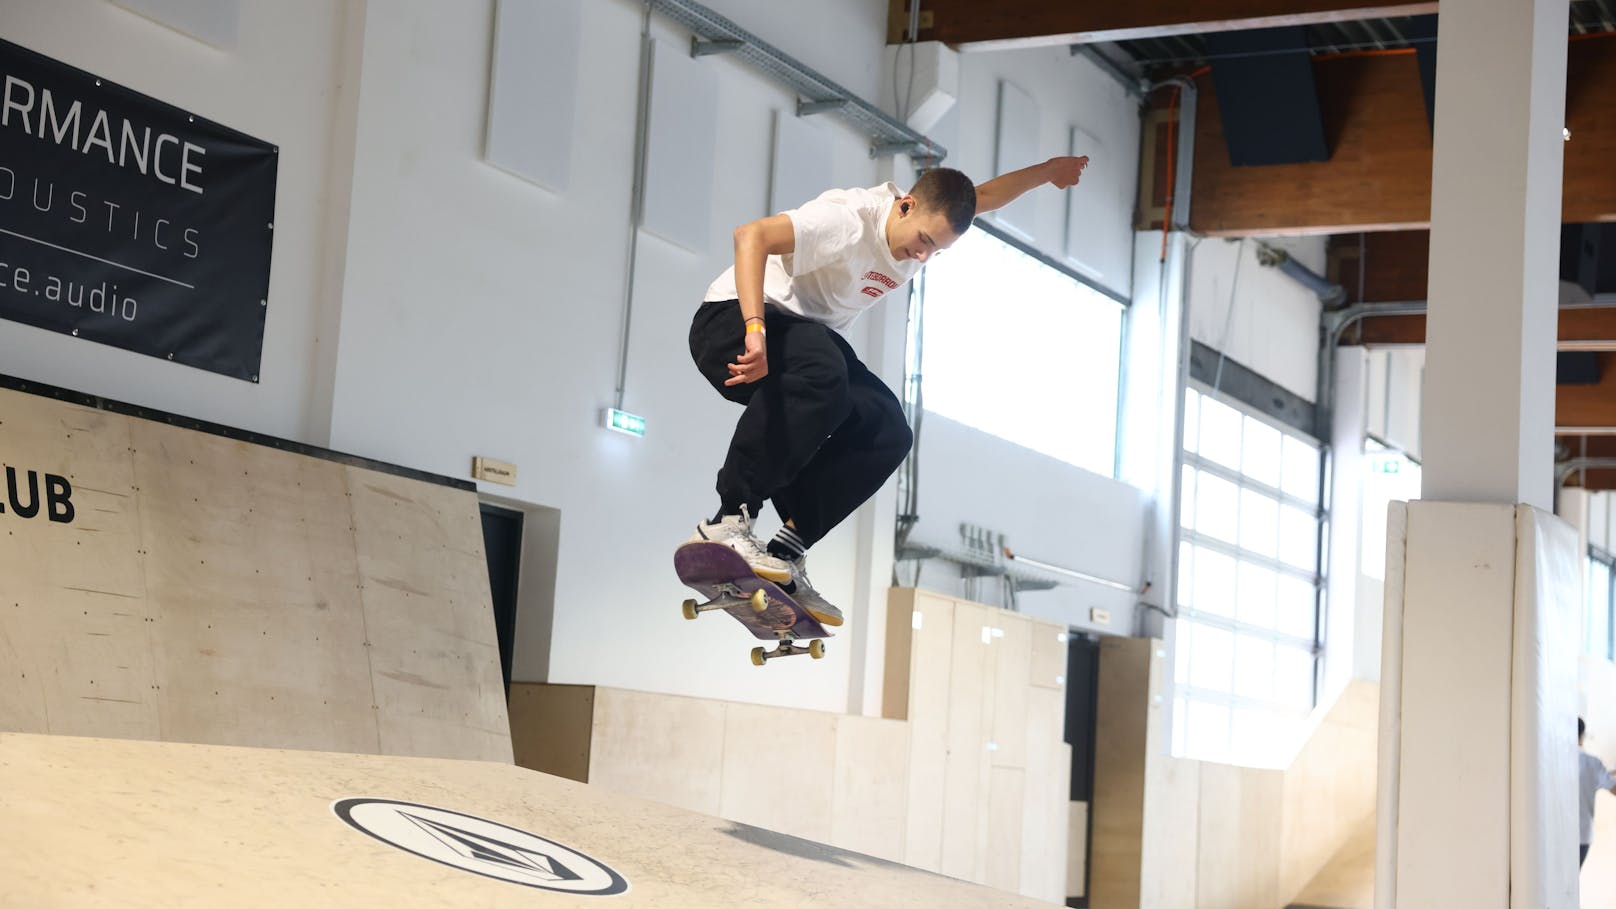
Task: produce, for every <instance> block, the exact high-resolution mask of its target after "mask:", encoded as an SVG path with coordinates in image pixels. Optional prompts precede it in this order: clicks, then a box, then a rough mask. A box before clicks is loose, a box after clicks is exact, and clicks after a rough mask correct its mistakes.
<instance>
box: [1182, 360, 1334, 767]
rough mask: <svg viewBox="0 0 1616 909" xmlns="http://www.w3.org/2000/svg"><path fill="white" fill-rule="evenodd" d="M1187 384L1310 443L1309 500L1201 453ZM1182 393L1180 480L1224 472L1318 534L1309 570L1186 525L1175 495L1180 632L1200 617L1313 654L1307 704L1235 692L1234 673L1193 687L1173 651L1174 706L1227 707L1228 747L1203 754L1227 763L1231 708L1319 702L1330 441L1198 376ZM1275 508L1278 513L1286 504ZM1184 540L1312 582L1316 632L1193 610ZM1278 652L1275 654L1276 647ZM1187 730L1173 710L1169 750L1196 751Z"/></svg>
mask: <svg viewBox="0 0 1616 909" xmlns="http://www.w3.org/2000/svg"><path fill="white" fill-rule="evenodd" d="M1190 391H1194V392H1196V393H1197V394H1198V395H1200V396H1201V397H1203V398H1211V399H1212V400H1214V401H1216V402H1218V403H1219V404H1222V405H1224V406H1226V407H1229V408H1231V409H1233V410H1234V411H1236V412H1237V413H1239V414H1240V415H1241V416H1242V417H1243V418H1249V419H1253V420H1256V421H1258V422H1260V423H1262V424H1264V425H1266V426H1268V427H1270V428H1273V429H1275V430H1277V431H1278V432H1279V433H1280V435H1281V445H1282V446H1283V444H1284V440H1285V437H1291V438H1294V439H1296V440H1298V441H1301V442H1303V443H1306V444H1307V445H1308V446H1309V447H1311V448H1312V449H1314V450H1315V451H1316V452H1317V456H1318V486H1317V495H1316V501H1308V500H1306V499H1303V498H1300V497H1298V496H1296V495H1293V494H1291V493H1288V492H1286V491H1285V490H1284V489H1282V488H1277V487H1275V486H1271V485H1269V484H1268V483H1265V482H1262V481H1259V480H1255V479H1252V478H1250V477H1248V476H1246V475H1245V474H1244V473H1243V472H1242V471H1240V470H1238V469H1235V468H1232V467H1229V466H1227V465H1225V464H1223V463H1222V462H1219V461H1214V460H1211V459H1210V458H1207V457H1204V456H1202V455H1201V453H1200V448H1201V445H1200V442H1199V440H1198V439H1197V440H1191V439H1189V438H1188V437H1187V435H1186V433H1185V429H1186V427H1185V422H1186V419H1187V418H1188V416H1189V413H1188V405H1189V403H1190V398H1189V394H1188V392H1190ZM1180 394H1181V403H1180V417H1179V421H1178V423H1179V425H1178V430H1177V432H1176V436H1177V437H1178V445H1177V465H1176V470H1177V472H1178V473H1177V476H1178V477H1179V480H1178V482H1179V483H1180V484H1181V485H1182V482H1183V480H1182V477H1183V476H1184V473H1185V468H1189V469H1191V470H1193V471H1197V472H1200V473H1206V474H1210V475H1212V476H1215V477H1217V478H1219V479H1221V480H1224V481H1226V482H1229V483H1231V484H1233V485H1234V486H1235V488H1236V490H1237V492H1240V493H1244V491H1246V490H1251V491H1252V492H1255V493H1257V494H1260V495H1263V496H1265V497H1267V498H1269V499H1272V500H1274V501H1275V502H1276V503H1278V507H1279V508H1280V509H1283V508H1284V507H1286V506H1289V507H1291V508H1295V509H1299V510H1303V511H1305V512H1307V513H1308V514H1309V515H1311V516H1312V517H1313V520H1314V528H1315V537H1314V541H1313V542H1314V554H1313V560H1312V561H1313V568H1312V569H1311V570H1308V569H1303V568H1299V567H1297V566H1295V565H1292V564H1291V563H1290V562H1287V561H1285V560H1284V558H1283V557H1282V556H1279V555H1276V556H1268V555H1266V554H1264V553H1260V552H1256V551H1253V550H1249V549H1244V548H1242V547H1241V546H1240V545H1239V544H1238V543H1230V542H1228V541H1226V540H1223V539H1220V538H1218V537H1214V536H1210V535H1208V534H1205V533H1201V532H1198V531H1197V530H1196V529H1195V528H1194V527H1190V526H1185V521H1184V507H1185V501H1184V490H1181V491H1180V495H1179V497H1178V498H1179V502H1178V507H1177V509H1175V513H1174V515H1173V523H1174V527H1175V528H1176V534H1177V536H1176V543H1175V546H1174V548H1173V566H1174V571H1173V583H1174V588H1175V589H1174V591H1173V599H1172V602H1173V604H1174V606H1175V609H1176V611H1175V613H1174V615H1175V617H1177V618H1182V619H1184V620H1185V622H1184V623H1183V624H1181V625H1179V626H1178V631H1179V633H1180V635H1182V632H1184V631H1187V630H1188V629H1190V628H1191V627H1193V626H1194V625H1197V624H1198V625H1204V626H1206V627H1210V628H1217V629H1219V630H1223V631H1228V632H1230V633H1232V634H1235V635H1248V636H1251V637H1255V638H1261V639H1263V640H1267V641H1270V642H1272V643H1273V644H1274V645H1275V646H1276V648H1278V647H1286V648H1289V649H1291V650H1292V651H1294V652H1301V653H1306V654H1307V655H1308V656H1309V658H1310V659H1311V661H1312V679H1311V683H1312V690H1311V691H1310V692H1309V696H1308V698H1307V706H1305V707H1302V706H1293V705H1290V704H1287V703H1284V702H1283V701H1281V700H1279V699H1277V698H1274V699H1260V698H1254V697H1250V696H1247V695H1242V694H1237V693H1236V692H1235V691H1234V688H1235V685H1236V683H1235V682H1234V681H1233V678H1234V675H1233V674H1231V683H1230V690H1229V691H1218V690H1212V689H1205V688H1200V687H1197V686H1195V685H1194V684H1192V680H1193V678H1194V675H1193V669H1192V668H1191V667H1192V663H1191V664H1186V670H1185V678H1184V680H1183V681H1182V682H1180V681H1179V680H1178V665H1177V660H1176V658H1175V665H1174V666H1173V667H1172V669H1171V670H1170V671H1171V672H1172V678H1173V680H1174V709H1175V712H1187V709H1188V707H1189V702H1191V701H1194V702H1199V703H1204V704H1211V705H1216V706H1220V707H1223V708H1226V709H1227V710H1228V712H1229V717H1230V724H1231V726H1230V734H1231V742H1230V747H1229V748H1228V749H1227V750H1226V753H1225V754H1224V755H1222V756H1221V757H1214V758H1208V759H1213V760H1221V761H1227V762H1230V763H1245V761H1244V760H1243V759H1242V756H1241V755H1240V753H1239V752H1238V751H1237V750H1236V748H1235V746H1234V743H1233V741H1232V737H1233V734H1234V722H1235V717H1236V716H1237V713H1236V712H1237V711H1238V710H1240V709H1241V708H1246V709H1258V710H1265V711H1268V712H1270V713H1272V714H1273V715H1275V716H1278V717H1289V718H1291V719H1294V720H1295V721H1301V720H1302V719H1304V718H1305V717H1306V716H1307V714H1309V713H1311V712H1312V710H1313V709H1315V708H1317V706H1318V699H1319V685H1320V683H1321V679H1322V678H1323V665H1324V659H1325V647H1324V641H1323V634H1324V628H1325V623H1326V618H1327V615H1326V586H1327V580H1328V578H1327V571H1326V567H1325V566H1326V562H1325V557H1326V555H1327V553H1328V541H1329V531H1330V523H1331V522H1330V510H1329V500H1328V492H1329V482H1330V466H1329V459H1328V447H1327V446H1326V445H1325V444H1324V443H1323V442H1322V441H1321V440H1320V439H1318V438H1316V437H1314V436H1313V435H1311V434H1309V433H1305V432H1302V431H1299V430H1298V429H1297V428H1296V427H1294V426H1290V425H1287V424H1285V423H1282V422H1280V421H1278V420H1276V419H1274V418H1273V417H1271V416H1269V415H1268V414H1265V413H1262V412H1261V411H1258V410H1257V409H1255V408H1253V407H1251V406H1250V405H1248V404H1246V403H1244V402H1242V401H1240V400H1238V399H1236V398H1234V397H1233V396H1230V395H1228V394H1225V393H1222V392H1220V391H1218V390H1216V389H1214V388H1212V387H1211V386H1208V385H1206V384H1205V383H1202V382H1200V381H1197V380H1195V379H1186V380H1185V382H1184V385H1183V387H1182V389H1181V391H1180ZM1202 420H1203V415H1202V414H1201V413H1200V412H1199V411H1197V413H1196V414H1195V426H1196V428H1197V429H1199V428H1200V427H1201V425H1202ZM1241 425H1242V434H1241V446H1242V449H1241V456H1242V460H1244V457H1245V453H1244V444H1245V435H1244V428H1243V427H1244V425H1245V424H1244V421H1243V420H1242V423H1241ZM1191 446H1193V447H1194V449H1195V450H1194V451H1191V450H1190V449H1191ZM1281 464H1282V465H1283V455H1282V456H1281ZM1280 482H1281V484H1282V485H1283V484H1284V482H1285V481H1284V476H1283V474H1281V477H1280ZM1198 498H1199V489H1197V490H1196V499H1197V500H1198ZM1195 504H1197V503H1196V502H1192V503H1191V505H1192V506H1193V505H1195ZM1280 513H1281V515H1283V511H1281V512H1280ZM1238 520H1239V519H1238V517H1237V518H1236V523H1237V526H1238ZM1186 546H1188V547H1189V549H1190V550H1191V551H1192V552H1193V551H1194V550H1196V549H1203V550H1208V551H1211V552H1216V553H1218V554H1220V555H1223V556H1226V557H1228V558H1230V559H1232V560H1234V562H1235V564H1236V566H1238V565H1239V564H1240V563H1241V562H1249V563H1251V564H1253V565H1257V566H1260V567H1262V568H1265V569H1267V570H1269V571H1272V572H1274V573H1275V576H1276V578H1280V577H1289V578H1293V579H1297V580H1301V581H1303V582H1306V583H1307V584H1308V585H1309V586H1310V587H1311V589H1312V593H1313V610H1312V613H1313V614H1312V618H1313V623H1312V624H1313V633H1312V636H1311V639H1309V638H1303V637H1300V636H1297V635H1292V634H1287V633H1285V632H1282V631H1280V630H1279V628H1277V627H1273V628H1270V627H1266V626H1263V625H1254V624H1251V623H1249V622H1243V621H1241V620H1239V619H1238V618H1232V617H1229V616H1224V615H1219V614H1217V613H1212V612H1204V611H1198V610H1196V609H1195V608H1194V600H1193V596H1191V597H1188V598H1187V597H1185V596H1184V595H1183V592H1182V585H1183V583H1184V572H1183V571H1182V570H1181V567H1182V566H1181V564H1180V563H1181V561H1182V558H1181V555H1180V553H1181V552H1183V551H1184V548H1185V547H1186ZM1186 600H1187V602H1186ZM1237 612H1238V610H1237ZM1236 640H1238V639H1236ZM1186 643H1187V641H1185V640H1184V638H1183V637H1182V636H1180V637H1179V638H1178V643H1177V644H1176V647H1183V646H1184V645H1185V644H1186ZM1176 647H1175V649H1176ZM1275 653H1276V655H1277V653H1278V651H1277V649H1276V651H1275ZM1193 659H1194V653H1193V651H1191V652H1190V653H1189V660H1191V661H1193ZM1187 736H1188V718H1187V716H1186V717H1175V720H1174V729H1173V736H1172V738H1173V753H1174V754H1178V755H1182V756H1187V757H1197V756H1198V755H1197V751H1198V749H1196V748H1194V747H1192V746H1191V744H1190V743H1189V742H1188V741H1187V740H1186V739H1187ZM1201 754H1205V752H1204V751H1203V752H1201Z"/></svg>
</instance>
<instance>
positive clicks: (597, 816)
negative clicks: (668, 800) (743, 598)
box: [0, 734, 1046, 909]
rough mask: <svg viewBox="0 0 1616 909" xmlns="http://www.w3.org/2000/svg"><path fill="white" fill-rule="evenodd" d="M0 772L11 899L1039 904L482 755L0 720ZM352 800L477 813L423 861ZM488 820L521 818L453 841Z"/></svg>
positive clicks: (73, 902)
mask: <svg viewBox="0 0 1616 909" xmlns="http://www.w3.org/2000/svg"><path fill="white" fill-rule="evenodd" d="M0 778H3V779H6V780H8V781H26V785H7V786H5V787H0V905H6V906H53V907H63V909H74V907H99V906H106V905H120V906H186V905H197V906H203V905H206V906H219V905H228V906H241V907H254V906H266V907H282V906H288V905H293V906H295V905H306V906H390V907H435V906H445V907H450V906H452V907H463V906H480V907H504V906H511V907H516V906H521V907H533V906H538V907H545V906H556V907H562V906H586V905H593V904H594V903H595V902H597V900H595V899H593V898H591V897H587V896H582V895H577V894H569V893H562V892H556V891H554V890H550V889H542V887H543V886H545V885H548V886H561V887H566V886H582V885H583V884H585V883H587V882H588V881H589V880H590V878H591V876H594V875H598V876H602V877H604V875H605V874H606V873H607V872H609V873H611V874H615V875H616V876H617V877H618V878H620V879H621V880H622V881H623V882H624V884H626V887H627V889H626V892H624V893H623V894H622V895H621V896H619V897H617V898H616V901H615V902H616V903H617V904H619V905H625V906H658V907H664V909H680V907H692V909H695V907H700V909H707V907H712V906H748V907H759V909H785V907H800V906H805V905H812V906H814V907H816V909H843V907H847V909H853V907H860V909H862V907H870V906H880V907H883V909H885V907H903V906H917V907H920V906H924V907H935V906H948V907H951V909H974V907H982V909H987V907H993V909H1017V907H1027V909H1030V907H1036V906H1042V905H1046V904H1042V903H1038V902H1035V901H1032V900H1028V899H1024V898H1021V897H1017V896H1013V895H1011V894H1007V893H1004V892H1002V891H996V890H990V889H988V888H985V887H981V886H978V885H974V884H967V883H964V882H961V881H956V880H951V879H948V878H944V877H941V876H939V875H935V874H931V873H928V872H924V871H918V870H915V869H913V868H907V867H904V866H901V865H894V864H891V863H888V862H883V861H881V860H878V859H873V858H870V857H868V856H864V855H860V854H858V853H854V852H850V851H845V850H840V849H835V848H832V847H828V846H822V845H819V844H817V843H811V842H808V841H806V840H801V839H796V838H794V837H790V836H786V835H783V834H778V833H770V832H767V831H763V830H759V829H757V828H755V827H748V826H746V825H744V824H740V823H736V822H733V821H722V820H718V819H715V818H711V817H704V816H702V815H698V814H694V813H691V812H688V811H684V810H681V809H678V808H673V807H670V806H666V805H661V804H657V803H654V802H650V801H644V800H640V799H635V798H630V797H627V796H623V795H617V794H611V793H608V792H607V791H606V790H604V789H602V788H600V787H598V786H586V785H583V784H581V783H576V782H572V781H570V780H564V779H561V778H559V777H552V776H547V775H544V774H540V773H536V772H533V771H528V770H522V769H519V768H516V767H512V766H509V765H502V764H496V763H491V762H488V763H485V762H465V761H447V760H434V759H411V758H396V757H381V756H374V755H356V754H331V753H313V752H297V751H271V750H261V749H246V748H227V747H220V746H201V745H175V744H165V743H152V742H137V741H127V740H107V739H80V738H71V737H65V736H33V735H17V734H0ZM347 798H372V799H392V800H398V801H403V802H411V803H416V804H417V805H419V806H429V807H426V808H414V809H410V810H411V812H412V813H413V814H416V815H422V816H424V815H427V814H428V813H429V812H431V811H432V809H439V810H442V811H449V812H458V813H460V814H463V815H471V816H473V817H472V818H469V819H461V818H458V817H455V816H450V817H449V818H448V820H447V822H446V823H447V827H445V826H443V822H440V825H439V826H438V827H436V828H434V832H433V834H432V835H431V836H430V837H426V836H424V835H423V834H421V833H420V829H424V827H421V823H420V822H419V821H416V822H415V827H416V828H420V829H416V830H415V833H414V835H415V836H416V837H417V839H418V840H419V841H421V842H428V841H430V842H431V843H432V844H433V847H434V851H433V852H431V853H429V854H430V855H432V856H434V858H428V857H423V855H422V854H412V853H411V852H407V851H404V850H402V849H400V848H397V847H395V846H392V845H389V844H388V843H387V842H385V841H384V840H383V839H381V838H378V837H377V836H374V835H366V834H365V833H363V832H361V831H359V830H357V829H354V828H353V827H350V826H348V825H347V824H346V823H344V822H343V821H342V820H340V819H339V818H338V817H337V816H336V814H335V812H334V811H333V803H334V802H336V801H337V800H341V799H347ZM440 817H441V816H440ZM479 819H480V820H479ZM486 822H494V823H496V824H500V825H504V826H505V828H515V829H514V830H502V831H501V832H500V833H499V835H498V836H497V837H495V838H494V839H495V840H496V842H490V841H489V840H486V839H484V840H480V841H477V840H468V839H466V838H465V837H464V831H467V830H475V829H477V828H479V827H481V826H482V824H484V823H486ZM482 829H485V830H486V829H489V828H486V827H483V828H482ZM534 837H542V838H543V839H544V840H546V841H548V842H542V841H537V840H535V839H534ZM468 843H470V844H471V845H476V846H478V847H479V848H469V847H468ZM455 844H458V845H459V846H460V847H462V848H459V849H458V851H456V850H454V848H453V847H454V845H455ZM441 849H450V852H449V853H448V854H449V855H450V856H451V858H450V861H452V862H454V863H455V864H458V865H462V866H467V865H469V866H470V867H471V869H472V870H462V868H461V867H455V864H447V863H445V861H444V860H442V859H441V858H435V857H436V856H438V855H439V854H440V852H439V851H437V850H441ZM593 863H598V865H595V864H593ZM513 868H515V869H516V871H515V872H513V871H512V869H513ZM603 869H604V870H603ZM513 873H514V874H515V875H516V876H518V877H520V878H521V879H522V880H523V881H524V883H512V882H510V881H507V880H501V879H498V878H497V877H495V876H489V875H499V874H507V875H508V874H513ZM558 881H559V884H558V883H557V882H558Z"/></svg>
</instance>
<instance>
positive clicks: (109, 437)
mask: <svg viewBox="0 0 1616 909" xmlns="http://www.w3.org/2000/svg"><path fill="white" fill-rule="evenodd" d="M352 461H354V459H345V460H343V461H339V460H336V459H334V458H328V457H316V456H313V455H312V454H304V453H296V452H292V451H286V450H281V449H279V448H275V447H270V446H268V445H260V444H255V443H253V442H249V441H244V440H242V439H240V438H233V437H226V436H223V435H216V434H212V433H207V432H201V431H196V430H191V429H186V428H182V427H179V426H174V425H170V424H168V423H164V422H157V421H154V420H146V419H141V418H138V417H133V416H127V415H123V414H118V413H112V412H109V411H106V410H97V409H92V408H89V407H83V406H79V405H76V404H71V403H67V402H65V401H60V400H57V399H55V398H49V397H42V396H38V395H31V394H25V393H22V392H18V391H12V390H0V466H3V467H4V468H5V469H4V470H0V508H3V510H0V681H3V683H4V684H0V731H7V732H31V733H55V734H64V735H96V736H106V737H115V738H139V739H154V740H163V741H181V742H194V743H204V744H228V745H252V746H263V747H278V748H309V749H320V750H329V751H352V752H371V753H385V754H406V755H421V756H433V757H454V758H476V759H485V760H504V761H509V760H510V759H511V749H510V732H509V728H508V722H507V718H506V712H505V703H504V696H503V695H504V692H503V685H502V682H501V678H500V668H499V653H498V645H497V640H496V637H495V631H494V622H493V613H492V606H491V596H490V593H489V588H488V574H487V567H486V562H485V559H484V556H483V545H482V529H481V520H480V517H479V512H478V503H477V497H476V494H475V492H473V491H471V490H470V489H466V488H456V487H454V486H450V485H446V484H444V483H434V482H428V481H426V480H422V479H413V478H406V477H403V476H399V475H395V474H394V473H389V472H387V471H384V470H378V469H370V468H367V467H365V466H359V465H357V464H355V463H351V462H352ZM7 471H9V474H8V473H7ZM8 476H15V477H16V478H17V485H18V487H19V496H18V498H19V499H20V500H21V501H20V503H19V502H14V501H12V497H11V496H10V495H9V488H8V485H7V479H8ZM53 476H54V477H59V478H61V479H62V480H63V481H65V483H66V484H67V486H68V487H70V494H69V495H68V496H67V501H68V502H70V503H71V514H70V515H69V514H68V513H67V509H66V508H62V509H58V514H57V517H59V518H69V517H70V519H64V520H52V519H51V515H50V508H49V503H48V502H44V501H41V500H42V499H44V498H45V497H46V492H47V490H46V489H45V488H44V487H46V486H47V483H48V481H49V478H50V477H53ZM31 487H32V488H34V489H35V490H36V491H35V493H34V494H33V495H30V494H29V489H30V488H31ZM19 504H21V505H22V506H24V507H22V508H19V507H18V505H19ZM27 506H34V507H37V509H38V511H37V513H35V514H34V515H33V516H32V517H29V516H26V515H25V514H23V513H21V512H27V511H28V510H29V508H28V507H27Z"/></svg>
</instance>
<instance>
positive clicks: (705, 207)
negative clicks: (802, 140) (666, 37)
mask: <svg viewBox="0 0 1616 909" xmlns="http://www.w3.org/2000/svg"><path fill="white" fill-rule="evenodd" d="M651 76H652V79H651V119H650V125H649V127H648V130H647V149H646V155H647V158H646V164H645V213H644V217H643V219H642V221H641V225H642V226H643V227H644V228H645V229H646V230H648V231H650V232H651V233H653V234H656V235H657V236H659V237H661V238H662V239H664V240H667V241H668V242H670V243H675V244H678V245H679V246H682V247H684V248H685V249H688V250H690V251H692V252H705V251H706V250H707V247H708V233H709V228H710V225H711V224H712V218H713V146H714V144H715V143H716V142H717V130H718V75H717V73H716V72H714V70H713V68H712V66H710V65H709V62H708V61H703V60H698V59H692V58H691V56H690V51H689V48H688V46H686V45H682V44H679V43H678V42H674V41H658V42H656V50H655V54H654V58H653V62H652V66H651Z"/></svg>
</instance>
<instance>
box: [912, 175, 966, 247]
mask: <svg viewBox="0 0 1616 909" xmlns="http://www.w3.org/2000/svg"><path fill="white" fill-rule="evenodd" d="M909 195H911V196H914V197H915V201H916V202H918V203H920V207H921V209H923V210H925V211H938V212H942V214H943V217H944V218H947V219H948V226H949V227H950V228H952V229H953V231H954V233H956V234H963V233H965V232H966V231H967V230H969V229H970V227H971V220H972V219H973V218H975V217H976V184H975V183H972V182H971V178H970V177H967V176H965V175H964V174H962V173H960V172H959V171H957V170H954V169H953V168H951V167H934V168H932V169H931V170H928V171H926V172H925V173H923V174H921V175H920V179H918V180H916V181H915V188H914V189H911V190H909Z"/></svg>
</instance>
